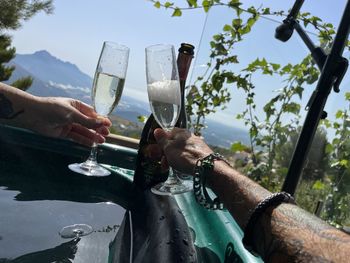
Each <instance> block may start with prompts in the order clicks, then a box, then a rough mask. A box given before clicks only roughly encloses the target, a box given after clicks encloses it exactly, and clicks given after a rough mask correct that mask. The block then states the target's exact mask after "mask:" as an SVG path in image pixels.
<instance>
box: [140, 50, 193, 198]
mask: <svg viewBox="0 0 350 263" xmlns="http://www.w3.org/2000/svg"><path fill="white" fill-rule="evenodd" d="M146 76H147V91H148V99H149V103H150V107H151V110H152V113H153V116H154V118H155V120H156V121H157V123H158V124H159V125H160V126H161V127H162V128H163V129H164V130H166V131H171V130H172V129H173V128H174V126H175V123H176V121H177V119H178V117H179V114H180V107H181V90H180V81H179V73H178V69H177V64H176V56H175V49H174V47H173V46H172V45H154V46H150V47H147V48H146ZM190 189H191V186H190V185H189V184H188V182H184V181H182V180H180V179H179V178H177V176H176V175H175V174H174V173H173V170H172V169H171V167H170V169H169V177H168V179H167V180H166V181H165V182H163V183H160V184H158V185H156V186H155V187H153V188H152V189H151V190H152V192H153V193H155V194H160V195H169V194H179V193H184V192H187V191H189V190H190Z"/></svg>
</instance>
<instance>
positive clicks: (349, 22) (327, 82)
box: [282, 1, 350, 195]
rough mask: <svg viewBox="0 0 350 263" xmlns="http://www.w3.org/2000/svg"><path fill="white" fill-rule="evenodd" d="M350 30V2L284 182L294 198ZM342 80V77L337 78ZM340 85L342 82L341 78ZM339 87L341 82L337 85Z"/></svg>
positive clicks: (287, 190) (335, 77)
mask: <svg viewBox="0 0 350 263" xmlns="http://www.w3.org/2000/svg"><path fill="white" fill-rule="evenodd" d="M349 31H350V1H348V2H347V4H346V6H345V9H344V13H343V17H342V19H341V21H340V25H339V28H338V31H337V34H336V36H335V39H334V42H333V46H332V49H331V52H330V54H329V55H328V57H327V59H326V62H325V65H324V67H323V70H322V73H321V76H320V79H319V81H318V83H317V87H316V90H315V98H314V99H313V101H311V105H310V108H309V111H308V114H307V115H306V119H305V121H304V125H303V128H302V130H301V133H300V136H299V139H298V142H297V145H296V148H295V150H294V154H293V158H292V160H291V163H290V166H289V170H288V173H287V176H286V179H285V181H284V184H283V187H282V191H285V192H288V193H290V194H291V195H294V193H295V189H296V187H297V185H298V182H299V178H300V176H301V173H302V169H303V167H304V164H305V160H306V157H307V155H308V153H309V150H310V146H311V143H312V140H313V138H314V135H315V132H316V129H317V126H318V123H319V120H320V117H321V115H322V113H323V109H324V106H325V104H326V101H327V98H328V95H329V93H330V91H331V89H332V87H333V84H334V83H335V81H337V70H339V68H338V67H339V64H340V63H341V62H344V58H343V57H342V53H343V51H344V47H345V45H346V42H347V39H348V36H349ZM338 77H339V75H338ZM338 82H339V79H338ZM338 84H339V83H338Z"/></svg>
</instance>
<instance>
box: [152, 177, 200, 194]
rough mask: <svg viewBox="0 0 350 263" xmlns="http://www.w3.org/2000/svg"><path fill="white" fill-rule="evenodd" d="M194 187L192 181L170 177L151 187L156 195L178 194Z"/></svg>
mask: <svg viewBox="0 0 350 263" xmlns="http://www.w3.org/2000/svg"><path fill="white" fill-rule="evenodd" d="M192 188H193V185H192V182H191V181H182V180H179V179H177V178H176V179H175V180H174V179H170V180H169V179H168V180H167V181H165V182H163V183H160V184H157V185H155V186H154V187H152V188H151V192H152V193H154V194H156V195H177V194H183V193H186V192H189V191H191V190H192Z"/></svg>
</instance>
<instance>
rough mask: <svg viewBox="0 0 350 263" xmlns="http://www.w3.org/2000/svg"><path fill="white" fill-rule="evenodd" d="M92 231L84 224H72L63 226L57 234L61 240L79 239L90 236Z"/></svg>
mask: <svg viewBox="0 0 350 263" xmlns="http://www.w3.org/2000/svg"><path fill="white" fill-rule="evenodd" d="M92 231H93V229H92V227H91V226H89V225H86V224H74V225H70V226H65V227H64V228H62V229H61V231H60V232H59V235H60V236H61V237H62V238H79V237H82V236H86V235H89V234H91V233H92Z"/></svg>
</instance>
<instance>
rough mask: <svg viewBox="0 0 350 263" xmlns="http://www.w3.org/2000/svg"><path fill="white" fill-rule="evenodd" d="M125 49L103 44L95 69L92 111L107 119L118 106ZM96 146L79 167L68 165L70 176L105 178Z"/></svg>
mask: <svg viewBox="0 0 350 263" xmlns="http://www.w3.org/2000/svg"><path fill="white" fill-rule="evenodd" d="M128 59H129V48H128V47H126V46H123V45H121V44H117V43H113V42H108V41H107V42H104V43H103V46H102V51H101V54H100V58H99V60H98V64H97V67H96V72H95V77H94V82H93V87H92V92H91V98H92V102H93V106H94V109H95V111H96V112H97V113H98V114H99V115H102V116H108V115H109V114H110V113H111V112H112V111H113V109H114V108H115V106H116V105H117V104H118V103H119V100H120V97H121V95H122V92H123V87H124V82H125V77H126V71H127V67H128ZM97 146H98V145H97V143H94V144H93V146H92V149H91V152H90V156H89V158H88V159H87V160H86V161H85V162H83V163H74V164H70V165H69V166H68V167H69V169H71V170H72V171H74V172H77V173H81V174H84V175H87V176H107V175H110V171H108V170H107V169H105V168H103V167H102V166H100V165H99V164H98V163H97Z"/></svg>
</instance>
